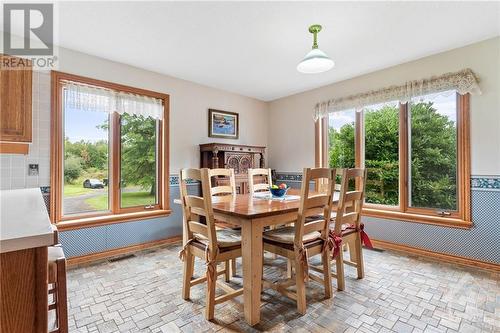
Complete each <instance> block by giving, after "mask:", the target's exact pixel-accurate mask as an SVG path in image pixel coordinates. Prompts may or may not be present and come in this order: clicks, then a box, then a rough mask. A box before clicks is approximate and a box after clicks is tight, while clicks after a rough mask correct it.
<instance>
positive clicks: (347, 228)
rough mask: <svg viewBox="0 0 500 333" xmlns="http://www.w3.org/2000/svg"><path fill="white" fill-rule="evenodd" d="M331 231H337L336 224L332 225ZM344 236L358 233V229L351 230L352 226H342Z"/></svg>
mask: <svg viewBox="0 0 500 333" xmlns="http://www.w3.org/2000/svg"><path fill="white" fill-rule="evenodd" d="M330 230H335V224H332V225H330ZM341 230H342V236H347V235H350V234H353V233H356V228H351V225H350V224H342V229H341Z"/></svg>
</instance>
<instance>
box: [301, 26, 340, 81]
mask: <svg viewBox="0 0 500 333" xmlns="http://www.w3.org/2000/svg"><path fill="white" fill-rule="evenodd" d="M320 31H321V25H319V24H314V25H311V26H310V27H309V32H310V33H312V34H313V36H314V41H313V46H312V50H311V51H309V53H308V54H306V56H305V57H304V59H302V61H301V62H300V63H299V64H298V65H297V70H298V71H299V72H301V73H307V74H315V73H323V72H326V71H329V70H330V69H332V68H333V66H334V65H335V63H334V62H333V60H332V59H330V58H329V57H328V56H327V55H326V53H325V52H323V51H321V50H320V49H318V33H319V32H320Z"/></svg>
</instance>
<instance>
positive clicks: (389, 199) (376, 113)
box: [364, 103, 399, 206]
mask: <svg viewBox="0 0 500 333" xmlns="http://www.w3.org/2000/svg"><path fill="white" fill-rule="evenodd" d="M364 121H365V167H366V168H367V173H368V175H367V181H366V196H365V197H366V199H365V200H366V202H369V203H373V204H382V205H391V206H397V205H399V105H398V104H397V103H388V104H386V105H382V106H373V107H367V108H365V110H364Z"/></svg>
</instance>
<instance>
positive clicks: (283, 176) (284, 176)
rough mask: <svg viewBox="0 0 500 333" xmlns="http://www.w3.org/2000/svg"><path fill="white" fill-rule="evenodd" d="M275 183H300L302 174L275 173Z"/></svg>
mask: <svg viewBox="0 0 500 333" xmlns="http://www.w3.org/2000/svg"><path fill="white" fill-rule="evenodd" d="M276 181H277V182H301V181H302V173H296V172H287V173H282V172H277V173H276Z"/></svg>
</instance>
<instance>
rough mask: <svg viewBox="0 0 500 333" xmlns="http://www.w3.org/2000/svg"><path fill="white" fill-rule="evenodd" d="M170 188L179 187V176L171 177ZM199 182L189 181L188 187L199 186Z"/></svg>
mask: <svg viewBox="0 0 500 333" xmlns="http://www.w3.org/2000/svg"><path fill="white" fill-rule="evenodd" d="M169 181H170V186H179V175H170V179H169ZM198 183H199V182H198V181H197V180H192V179H188V185H193V184H198Z"/></svg>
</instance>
